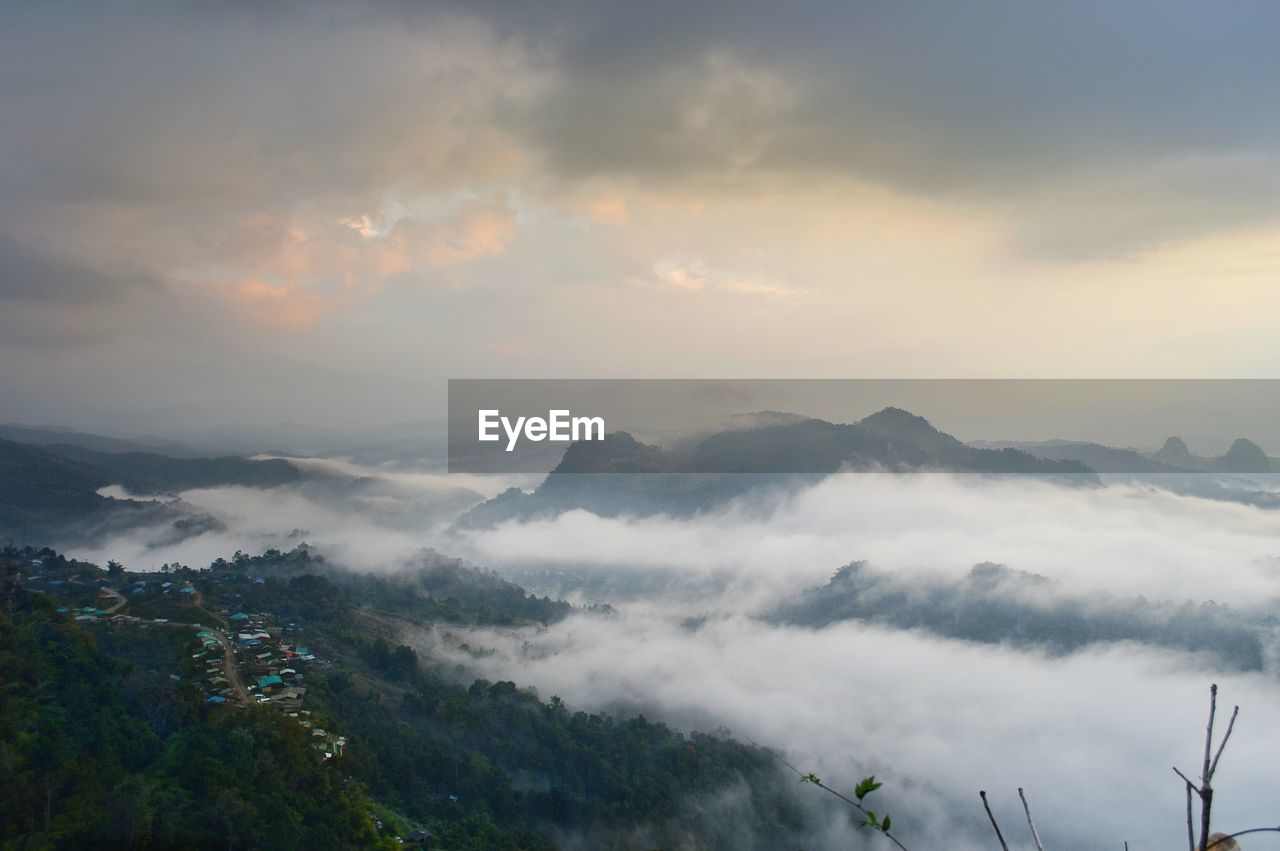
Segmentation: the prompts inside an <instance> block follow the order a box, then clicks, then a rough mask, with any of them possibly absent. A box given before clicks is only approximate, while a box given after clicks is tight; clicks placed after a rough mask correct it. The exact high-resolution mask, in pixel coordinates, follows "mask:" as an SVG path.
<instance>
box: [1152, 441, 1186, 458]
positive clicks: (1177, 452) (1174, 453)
mask: <svg viewBox="0 0 1280 851" xmlns="http://www.w3.org/2000/svg"><path fill="white" fill-rule="evenodd" d="M1154 457H1155V458H1157V459H1158V460H1160V461H1164V462H1166V463H1177V462H1179V461H1181V462H1184V463H1185V462H1187V461H1190V460H1191V449H1190V447H1188V446H1187V442H1186V441H1185V440H1183V439H1182V438H1180V437H1178V436H1176V435H1175V436H1173V437H1170V438H1168V439H1166V440H1165V442H1164V446H1161V447H1160V451H1159V452H1157V453H1156V454H1155V456H1154Z"/></svg>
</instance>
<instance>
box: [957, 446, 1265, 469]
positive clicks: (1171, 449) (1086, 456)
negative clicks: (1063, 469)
mask: <svg viewBox="0 0 1280 851" xmlns="http://www.w3.org/2000/svg"><path fill="white" fill-rule="evenodd" d="M971 445H972V446H974V447H984V448H991V447H1003V448H1012V449H1019V450H1021V451H1023V452H1027V453H1029V454H1031V455H1034V456H1036V457H1037V458H1043V459H1046V460H1054V461H1077V462H1079V463H1081V464H1084V465H1086V466H1087V467H1089V468H1090V469H1092V470H1095V471H1097V472H1099V473H1113V474H1119V475H1125V474H1132V475H1140V474H1148V473H1159V474H1170V473H1180V474H1187V473H1236V474H1245V473H1270V472H1272V471H1273V469H1274V465H1273V464H1272V461H1271V459H1269V458H1268V457H1267V454H1266V453H1265V452H1263V450H1262V447H1260V446H1258V444H1256V443H1254V442H1253V441H1251V440H1246V439H1245V438H1240V439H1239V440H1237V441H1235V443H1233V444H1232V445H1231V448H1230V449H1229V450H1227V453H1226V454H1225V455H1221V456H1219V457H1217V458H1211V457H1205V456H1202V455H1195V454H1193V453H1192V452H1191V450H1190V448H1189V447H1188V446H1187V444H1186V441H1184V440H1183V439H1182V438H1180V437H1170V438H1169V439H1167V440H1166V441H1165V442H1164V445H1163V446H1161V447H1160V449H1159V451H1157V452H1139V451H1138V450H1136V449H1116V448H1114V447H1110V446H1104V445H1102V444H1100V443H1090V442H1084V441H1070V440H1045V441H1038V442H1016V441H975V442H974V443H973V444H971Z"/></svg>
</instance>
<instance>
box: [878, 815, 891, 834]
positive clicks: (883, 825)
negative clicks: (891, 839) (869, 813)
mask: <svg viewBox="0 0 1280 851" xmlns="http://www.w3.org/2000/svg"><path fill="white" fill-rule="evenodd" d="M891 821H892V819H890V818H889V817H888V816H885V817H884V821H882V822H880V829H881V830H883V831H884V832H885V833H888V832H889V824H890V823H891Z"/></svg>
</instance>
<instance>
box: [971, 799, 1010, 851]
mask: <svg viewBox="0 0 1280 851" xmlns="http://www.w3.org/2000/svg"><path fill="white" fill-rule="evenodd" d="M978 797H980V798H982V806H983V809H985V810H986V811H987V818H989V819H991V826H992V827H993V828H995V831H996V839H999V840H1000V847H1001V848H1002V849H1004V851H1009V844H1008V843H1007V842H1005V841H1004V834H1003V833H1001V832H1000V825H998V824H996V817H995V814H994V813H992V812H991V805H990V804H988V803H987V793H986V792H985V791H980V792H978Z"/></svg>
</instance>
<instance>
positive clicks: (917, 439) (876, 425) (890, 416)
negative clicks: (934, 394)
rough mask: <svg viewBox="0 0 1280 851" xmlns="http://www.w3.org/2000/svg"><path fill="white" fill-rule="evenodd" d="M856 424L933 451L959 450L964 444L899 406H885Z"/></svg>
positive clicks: (892, 438) (887, 436)
mask: <svg viewBox="0 0 1280 851" xmlns="http://www.w3.org/2000/svg"><path fill="white" fill-rule="evenodd" d="M858 425H859V426H860V427H862V428H865V429H867V430H869V431H873V432H875V433H876V434H879V435H882V436H883V437H886V438H889V439H890V440H901V441H906V442H908V443H911V444H912V445H914V446H918V447H920V448H921V449H926V450H929V451H933V452H959V451H962V450H963V449H965V448H966V447H965V445H964V444H963V443H961V442H960V441H959V440H957V439H956V438H954V437H952V436H951V435H949V434H944V433H943V432H940V431H938V430H937V429H936V428H934V427H933V424H932V423H930V422H929V421H928V420H926V419H925V418H924V417H922V416H919V415H918V414H913V413H911V412H910V411H904V410H902V409H901V408H885V409H884V410H882V411H878V412H876V413H874V414H872V415H871V416H869V417H867V418H865V419H863V420H860V421H859V422H858Z"/></svg>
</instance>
